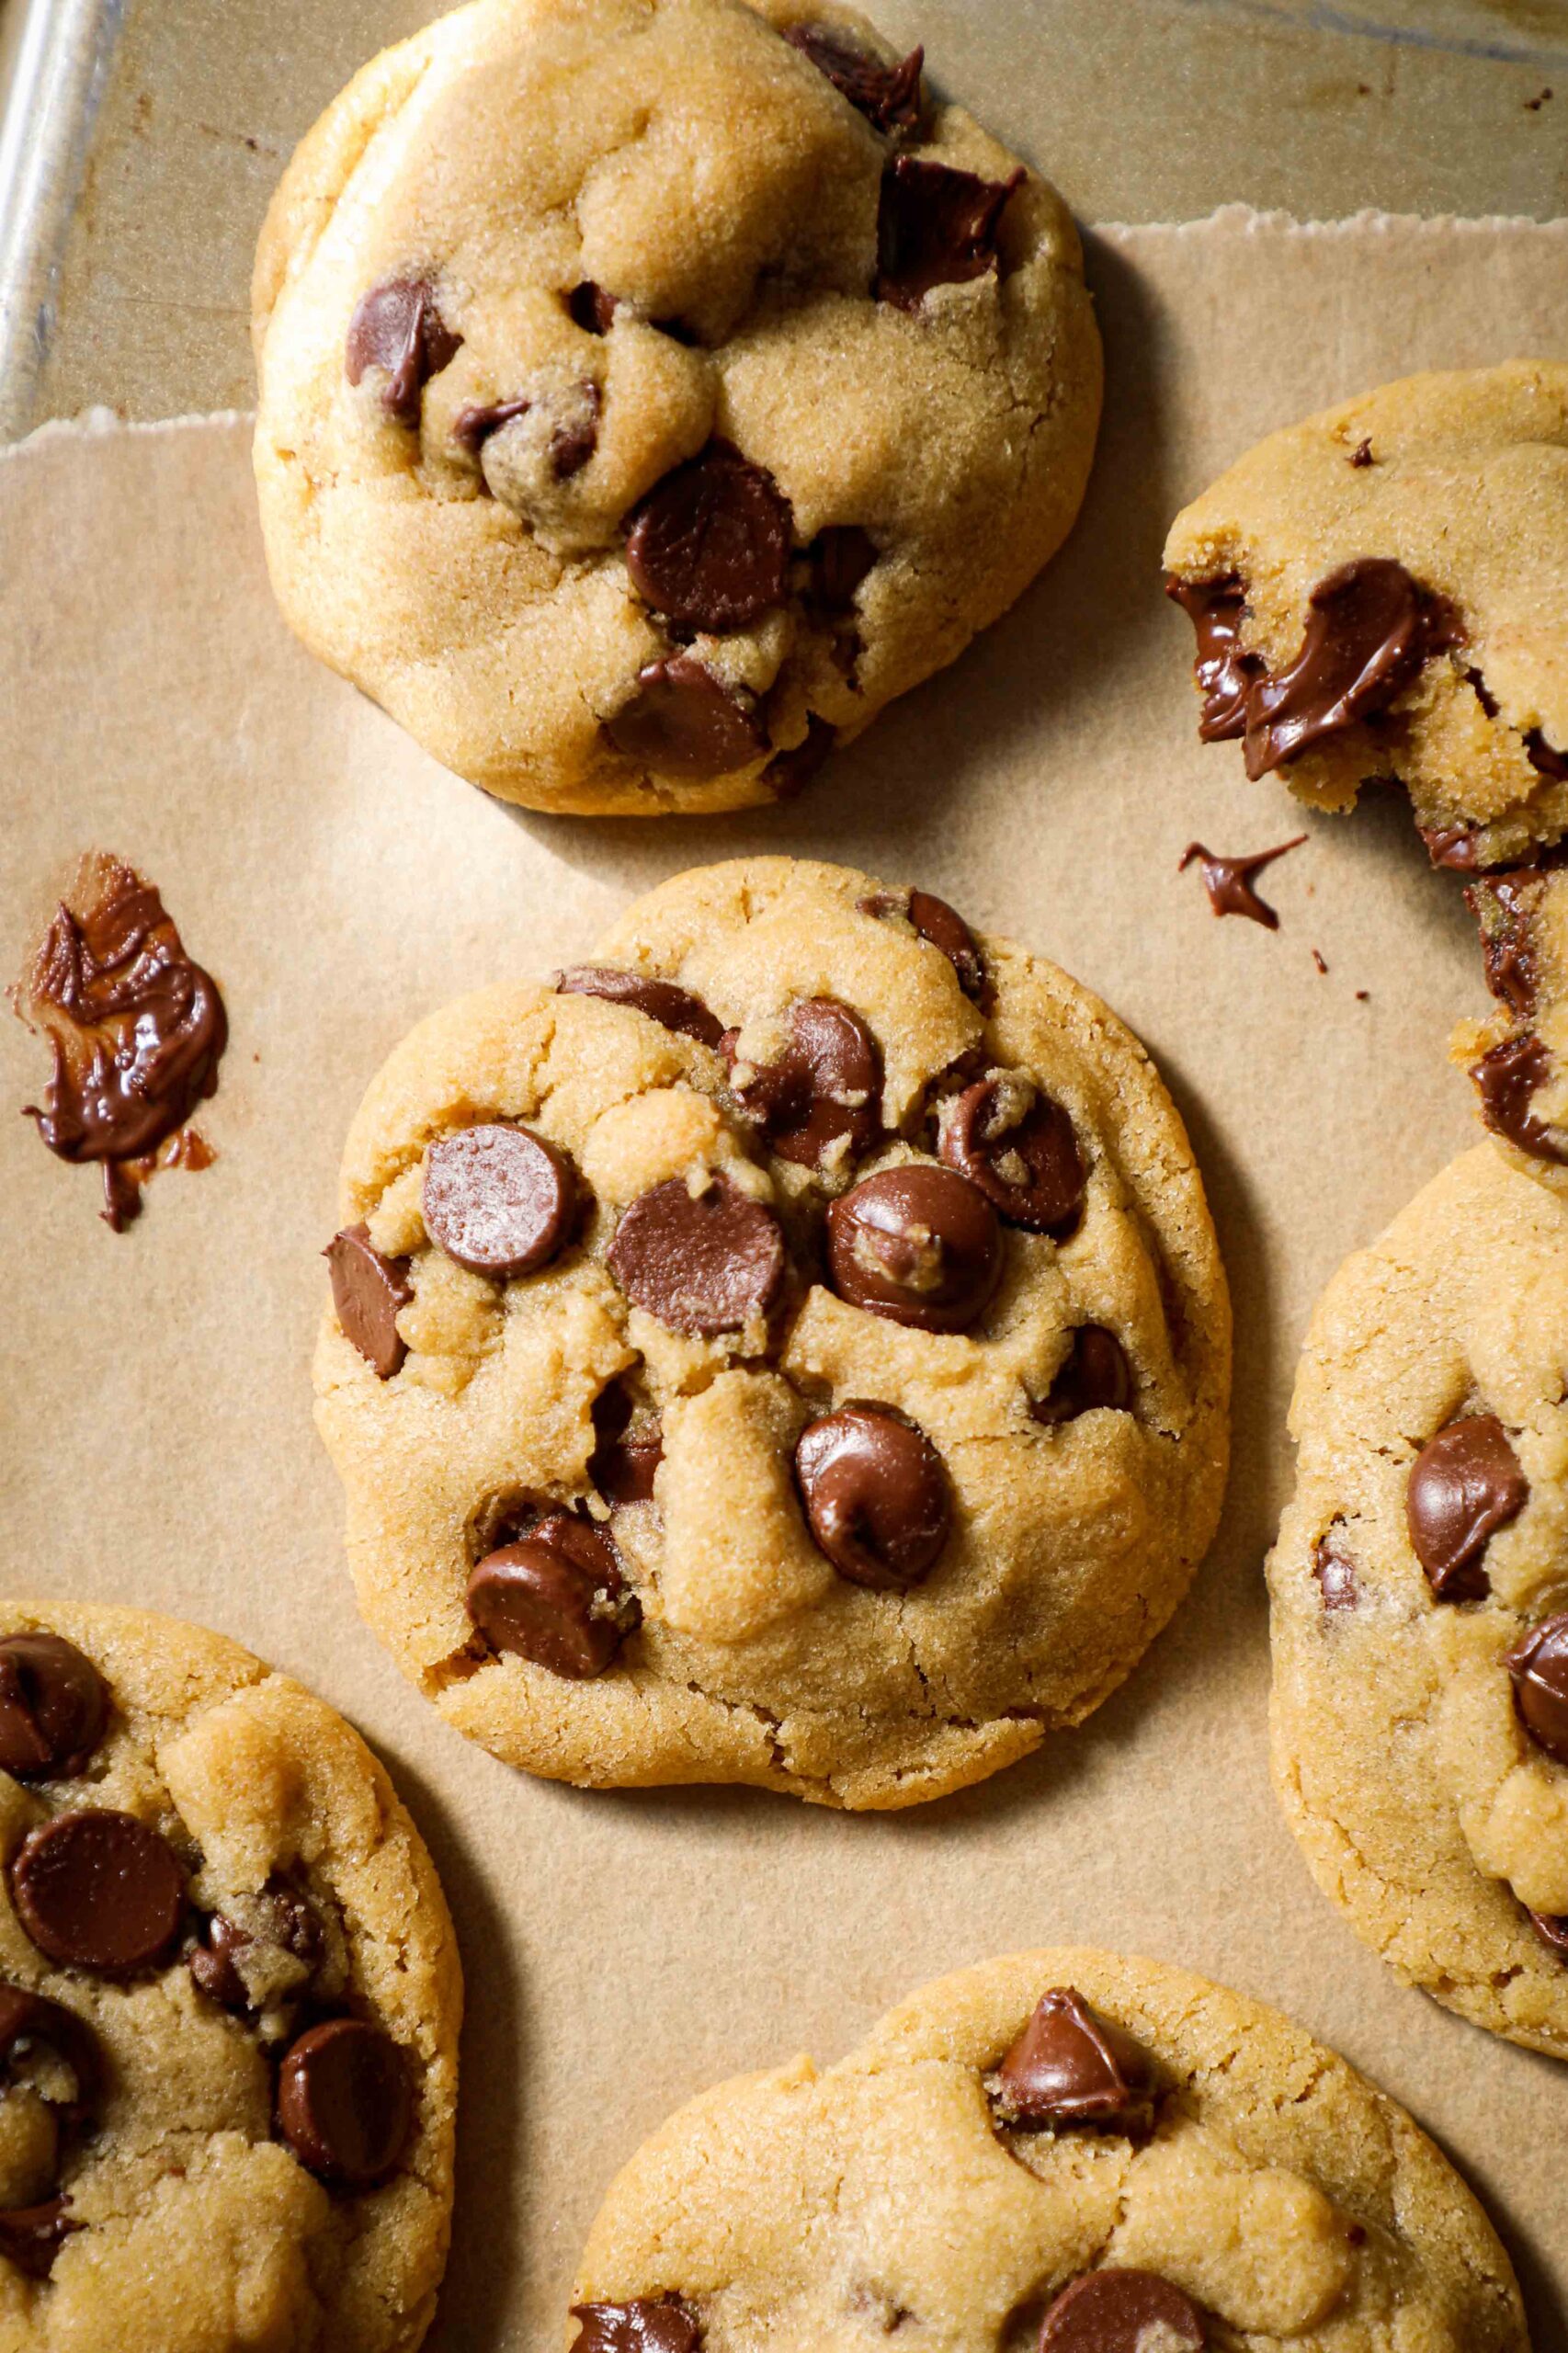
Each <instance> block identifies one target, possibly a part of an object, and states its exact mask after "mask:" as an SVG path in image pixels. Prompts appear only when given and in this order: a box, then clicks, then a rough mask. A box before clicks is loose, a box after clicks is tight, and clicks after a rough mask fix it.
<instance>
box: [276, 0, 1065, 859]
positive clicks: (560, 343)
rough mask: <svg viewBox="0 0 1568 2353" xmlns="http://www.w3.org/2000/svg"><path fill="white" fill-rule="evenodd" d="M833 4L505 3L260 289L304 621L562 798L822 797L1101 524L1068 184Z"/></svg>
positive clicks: (405, 706)
mask: <svg viewBox="0 0 1568 2353" xmlns="http://www.w3.org/2000/svg"><path fill="white" fill-rule="evenodd" d="M920 63H921V61H920V54H919V52H918V51H916V52H915V53H914V54H913V55H912V56H911V57H910V58H907V59H902V60H901V59H899V58H898V57H897V56H896V55H895V53H894V52H892V51H891V50H890V49H889V47H888V45H887V43H886V42H885V41H883V40H882V39H881V36H880V35H879V34H878V33H877V32H876V31H875V30H874V29H873V28H871V27H870V26H869V25H868V24H867V23H866V22H865V20H864V19H862V18H860V17H858V16H856V15H854V14H853V13H851V12H849V11H847V10H845V9H842V8H839V7H838V6H833V5H824V6H814V5H813V6H808V5H803V0H756V5H753V6H744V5H742V0H476V5H474V6H471V7H468V8H465V9H461V10H460V11H459V12H458V13H457V14H455V15H453V16H451V17H446V18H444V19H442V20H441V21H440V22H438V23H437V24H435V25H433V26H431V27H429V28H427V29H426V31H424V32H422V33H419V34H417V35H415V38H414V39H413V40H409V41H406V42H404V43H403V45H402V46H401V47H399V48H396V49H393V50H390V51H387V52H386V53H385V54H384V55H383V56H381V57H380V58H378V59H376V60H375V61H374V63H371V64H370V65H369V66H368V67H366V69H365V70H364V71H363V72H362V73H361V74H359V75H358V77H357V78H356V79H355V81H354V82H353V83H351V84H350V85H349V86H348V88H347V90H345V91H344V93H343V94H342V96H341V97H339V98H338V99H337V100H336V102H335V105H334V106H333V107H332V108H330V109H329V110H328V112H327V113H326V114H325V115H324V117H323V119H322V120H321V121H320V122H319V123H318V124H317V125H316V127H315V129H314V130H313V131H312V132H311V133H310V135H309V137H308V138H307V139H306V140H305V142H304V143H303V145H302V146H301V149H300V150H299V152H298V153H297V155H296V156H295V158H294V160H293V162H292V164H291V165H290V168H289V171H288V173H287V175H286V176H285V178H284V180H283V183H282V185H281V187H280V188H279V189H278V195H277V197H276V199H275V200H274V203H273V206H272V210H271V212H270V214H269V216H268V220H267V226H266V228H265V230H264V232H263V235H262V239H261V244H260V248H259V251H258V255H257V260H256V279H255V290H254V318H255V335H256V353H257V364H258V370H259V375H260V387H261V389H260V404H259V412H258V418H257V426H256V477H257V483H258V488H259V493H260V500H261V514H262V522H263V528H264V532H265V536H266V540H267V556H268V562H269V564H270V568H271V572H272V577H273V582H274V585H275V587H276V589H277V592H278V598H279V601H280V603H281V605H282V607H283V610H284V613H285V615H286V617H287V618H288V620H289V621H290V625H291V626H292V627H293V628H294V629H295V630H296V631H297V632H298V633H299V635H300V636H301V638H302V639H303V640H304V642H306V644H307V645H309V646H310V647H311V648H312V651H313V652H314V653H316V654H319V655H320V656H321V657H322V658H323V659H324V660H325V661H326V662H328V663H329V664H331V665H332V666H333V667H335V668H336V669H338V670H340V671H342V672H343V673H344V675H345V676H348V677H351V678H352V679H353V680H354V681H355V682H356V683H357V684H358V685H359V686H361V687H363V688H365V689H366V690H367V691H368V692H369V693H370V694H371V695H373V696H374V697H375V698H376V699H377V700H378V701H380V702H381V703H382V704H383V705H384V706H385V708H386V709H387V710H389V711H391V713H392V716H393V717H394V718H396V719H397V720H399V721H400V722H402V724H403V725H404V726H405V727H406V728H407V729H408V730H409V732H410V733H412V734H413V735H415V737H416V738H417V739H418V740H419V741H420V742H421V743H422V744H423V745H425V746H426V748H427V749H428V750H430V751H431V752H433V753H434V754H435V755H436V756H437V758H439V759H441V760H443V761H444V762H445V763H446V764H447V765H448V766H449V767H452V768H455V769H457V770H458V772H459V773H460V774H461V775H463V776H466V777H468V778H470V779H472V780H473V781H474V782H475V783H478V784H482V785H483V786H484V787H485V788H486V789H487V790H490V791H492V792H494V793H497V794H499V795H500V796H501V797H502V798H504V799H506V800H511V801H521V802H523V803H525V804H527V805H528V806H530V807H534V808H540V809H561V810H577V811H583V812H615V813H622V814H631V815H658V814H661V813H665V812H668V811H672V810H698V809H706V810H718V809H729V808H735V807H739V806H742V805H744V804H746V803H749V802H757V801H769V800H772V799H774V798H777V797H780V796H787V795H789V794H790V793H792V792H793V791H795V790H799V788H800V786H801V783H802V782H804V781H805V780H806V779H807V777H808V776H809V775H810V774H811V773H812V772H813V771H814V769H815V767H817V766H819V765H820V763H821V761H822V759H823V758H824V757H825V756H826V754H827V753H828V751H830V750H831V748H832V746H833V745H834V743H835V741H838V742H843V741H845V740H846V739H848V738H849V737H851V736H853V735H855V734H857V733H859V731H860V730H861V729H862V728H863V727H865V726H866V725H867V724H868V723H869V721H870V720H871V719H872V718H873V717H874V716H875V715H876V713H877V711H878V710H881V708H882V706H883V705H884V704H886V703H887V702H889V701H891V700H892V699H893V698H894V697H895V696H897V695H900V694H903V693H904V692H905V691H907V689H908V688H911V687H913V686H915V685H916V684H917V683H918V682H919V681H920V680H921V679H923V678H925V677H927V676H930V674H931V673H932V672H933V671H935V670H937V669H940V668H941V667H943V666H944V665H946V664H948V663H949V662H951V661H952V660H953V659H954V658H955V657H956V656H957V655H958V654H960V652H961V651H962V649H963V647H964V646H965V645H966V644H967V643H968V642H969V640H970V639H971V637H972V636H973V635H974V634H975V632H976V631H978V630H980V629H982V628H983V627H985V626H986V625H987V624H988V623H989V622H991V621H992V620H994V619H996V617H997V616H998V615H999V614H1000V613H1002V612H1003V611H1005V610H1006V608H1007V606H1009V605H1010V604H1011V603H1012V602H1013V600H1014V599H1015V598H1016V597H1017V596H1018V595H1019V593H1020V592H1021V590H1022V589H1023V588H1024V587H1025V585H1027V584H1028V581H1029V580H1030V579H1031V578H1032V577H1033V576H1034V574H1035V573H1036V572H1037V571H1038V570H1039V568H1040V565H1041V564H1042V563H1045V562H1046V560H1047V559H1048V558H1049V557H1050V556H1051V554H1052V553H1053V552H1054V551H1055V550H1056V548H1057V547H1058V546H1059V545H1060V543H1061V541H1062V539H1063V538H1064V537H1065V535H1066V533H1067V530H1068V529H1069V527H1070V526H1071V524H1072V521H1073V519H1074V516H1075V514H1076V512H1077V509H1078V506H1079V502H1080V500H1081V498H1082V495H1083V491H1084V485H1085V480H1086V478H1087V474H1088V469H1089V463H1090V459H1091V457H1092V453H1093V449H1094V442H1095V436H1096V427H1097V423H1098V413H1099V399H1100V375H1101V369H1100V349H1099V341H1098V336H1097V334H1096V327H1095V324H1094V317H1093V312H1092V307H1091V304H1090V300H1089V297H1088V294H1087V292H1086V290H1085V285H1084V278H1083V264H1082V256H1081V253H1080V250H1079V244H1078V239H1077V234H1076V232H1075V230H1074V226H1073V222H1072V220H1071V218H1070V216H1069V214H1068V212H1067V210H1066V208H1065V207H1064V206H1063V204H1062V201H1061V199H1060V198H1059V197H1058V196H1057V194H1056V192H1055V191H1054V189H1053V188H1051V186H1050V184H1049V183H1048V182H1047V181H1045V180H1044V179H1042V178H1041V177H1040V175H1039V174H1038V173H1034V172H1026V171H1025V170H1024V168H1023V166H1022V165H1019V164H1018V162H1017V158H1016V157H1015V156H1013V155H1012V154H1010V153H1008V152H1007V151H1006V149H1005V148H1003V147H1001V146H1000V145H999V144H998V143H997V142H995V141H994V139H992V138H990V137H989V136H988V134H987V133H986V132H985V131H983V130H981V129H980V127H979V126H978V125H977V124H976V123H974V122H973V121H972V120H971V118H970V117H969V116H968V115H966V114H965V113H964V112H963V111H962V110H961V109H960V108H957V107H954V106H950V105H948V104H946V103H944V102H941V101H939V100H938V99H937V98H936V97H932V96H931V95H930V94H929V93H928V92H926V89H925V87H924V85H923V83H922V81H921V75H920Z"/></svg>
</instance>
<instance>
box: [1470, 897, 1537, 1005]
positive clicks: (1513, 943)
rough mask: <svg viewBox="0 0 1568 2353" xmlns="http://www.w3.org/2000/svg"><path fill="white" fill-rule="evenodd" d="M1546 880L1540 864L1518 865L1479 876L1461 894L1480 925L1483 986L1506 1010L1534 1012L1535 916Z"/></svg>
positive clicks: (1535, 982) (1535, 978) (1535, 985)
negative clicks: (1502, 872)
mask: <svg viewBox="0 0 1568 2353" xmlns="http://www.w3.org/2000/svg"><path fill="white" fill-rule="evenodd" d="M1545 880H1546V878H1545V875H1544V874H1543V872H1542V870H1541V869H1540V867H1534V866H1525V867H1517V868H1515V869H1514V870H1512V871H1510V872H1508V873H1506V874H1487V875H1483V877H1482V878H1481V879H1480V880H1479V881H1475V882H1472V883H1471V885H1470V887H1469V889H1468V890H1467V891H1466V892H1465V894H1464V895H1465V904H1466V905H1467V906H1468V907H1469V909H1470V911H1471V915H1474V917H1475V918H1476V921H1477V923H1478V924H1479V926H1480V928H1481V952H1482V957H1483V962H1484V964H1485V969H1486V985H1487V987H1488V988H1489V989H1490V990H1491V992H1492V995H1494V997H1495V998H1496V999H1497V1000H1498V1002H1499V1004H1501V1005H1506V1006H1507V1008H1508V1010H1509V1012H1510V1013H1517V1014H1519V1015H1528V1014H1531V1013H1533V1012H1534V1011H1535V1003H1536V988H1537V985H1538V980H1539V975H1538V973H1537V971H1536V940H1535V918H1536V915H1537V914H1538V912H1539V903H1540V896H1541V892H1542V889H1543V886H1544V883H1545Z"/></svg>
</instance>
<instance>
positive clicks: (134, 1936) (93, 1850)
mask: <svg viewBox="0 0 1568 2353" xmlns="http://www.w3.org/2000/svg"><path fill="white" fill-rule="evenodd" d="M11 1894H12V1898H13V1901H14V1902H15V1904H16V1907H17V1915H18V1917H19V1918H20V1920H21V1924H22V1926H23V1927H24V1928H25V1929H26V1930H27V1932H28V1936H29V1937H30V1938H32V1940H33V1942H34V1944H35V1945H37V1947H38V1949H39V1950H40V1952H44V1953H47V1954H48V1955H49V1958H50V1959H51V1961H67V1962H69V1963H70V1964H71V1966H72V1967H73V1968H76V1969H96V1970H99V1971H101V1972H102V1973H103V1974H104V1975H105V1976H106V1977H128V1976H131V1974H132V1973H133V1972H135V1971H137V1970H139V1969H147V1968H150V1967H151V1966H152V1964H153V1962H154V1961H161V1960H162V1959H163V1957H164V1955H165V1953H166V1952H167V1950H168V1949H169V1947H170V1946H171V1945H172V1944H173V1942H174V1940H175V1938H176V1936H177V1935H178V1933H179V1925H180V1920H181V1918H182V1916H183V1915H184V1911H185V1872H184V1870H182V1869H181V1866H180V1863H179V1860H178V1858H177V1857H176V1854H175V1852H174V1849H173V1847H170V1846H169V1845H168V1843H167V1841H166V1840H165V1839H163V1838H161V1837H160V1836H159V1835H158V1833H157V1832H156V1831H155V1830H149V1829H148V1828H147V1826H146V1824H145V1823H142V1822H138V1821H137V1819H136V1817H135V1815H134V1814H131V1813H113V1812H111V1811H110V1810H109V1809H108V1808H107V1807H103V1808H97V1807H96V1808H94V1809H92V1810H91V1811H89V1812H84V1813H57V1814H56V1815H55V1816H54V1817H53V1819H52V1820H51V1821H50V1822H45V1823H42V1824H40V1826H39V1828H38V1829H36V1830H33V1831H29V1832H28V1836H27V1837H26V1838H24V1839H23V1841H22V1843H21V1846H20V1847H18V1848H17V1854H16V1856H15V1858H14V1859H13V1861H12V1864H11Z"/></svg>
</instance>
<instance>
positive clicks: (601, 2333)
mask: <svg viewBox="0 0 1568 2353" xmlns="http://www.w3.org/2000/svg"><path fill="white" fill-rule="evenodd" d="M572 2317H573V2319H574V2321H577V2322H579V2323H580V2324H581V2325H580V2327H579V2329H578V2332H577V2336H576V2338H575V2339H574V2343H573V2346H572V2353H701V2347H702V2331H701V2329H700V2327H699V2325H698V2321H697V2315H696V2314H695V2313H693V2312H692V2311H691V2310H690V2309H689V2308H688V2307H687V2305H686V2304H684V2303H683V2302H681V2300H680V2298H679V2297H678V2296H635V2297H633V2299H632V2300H631V2302H630V2303H628V2304H574V2305H573V2307H572Z"/></svg>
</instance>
